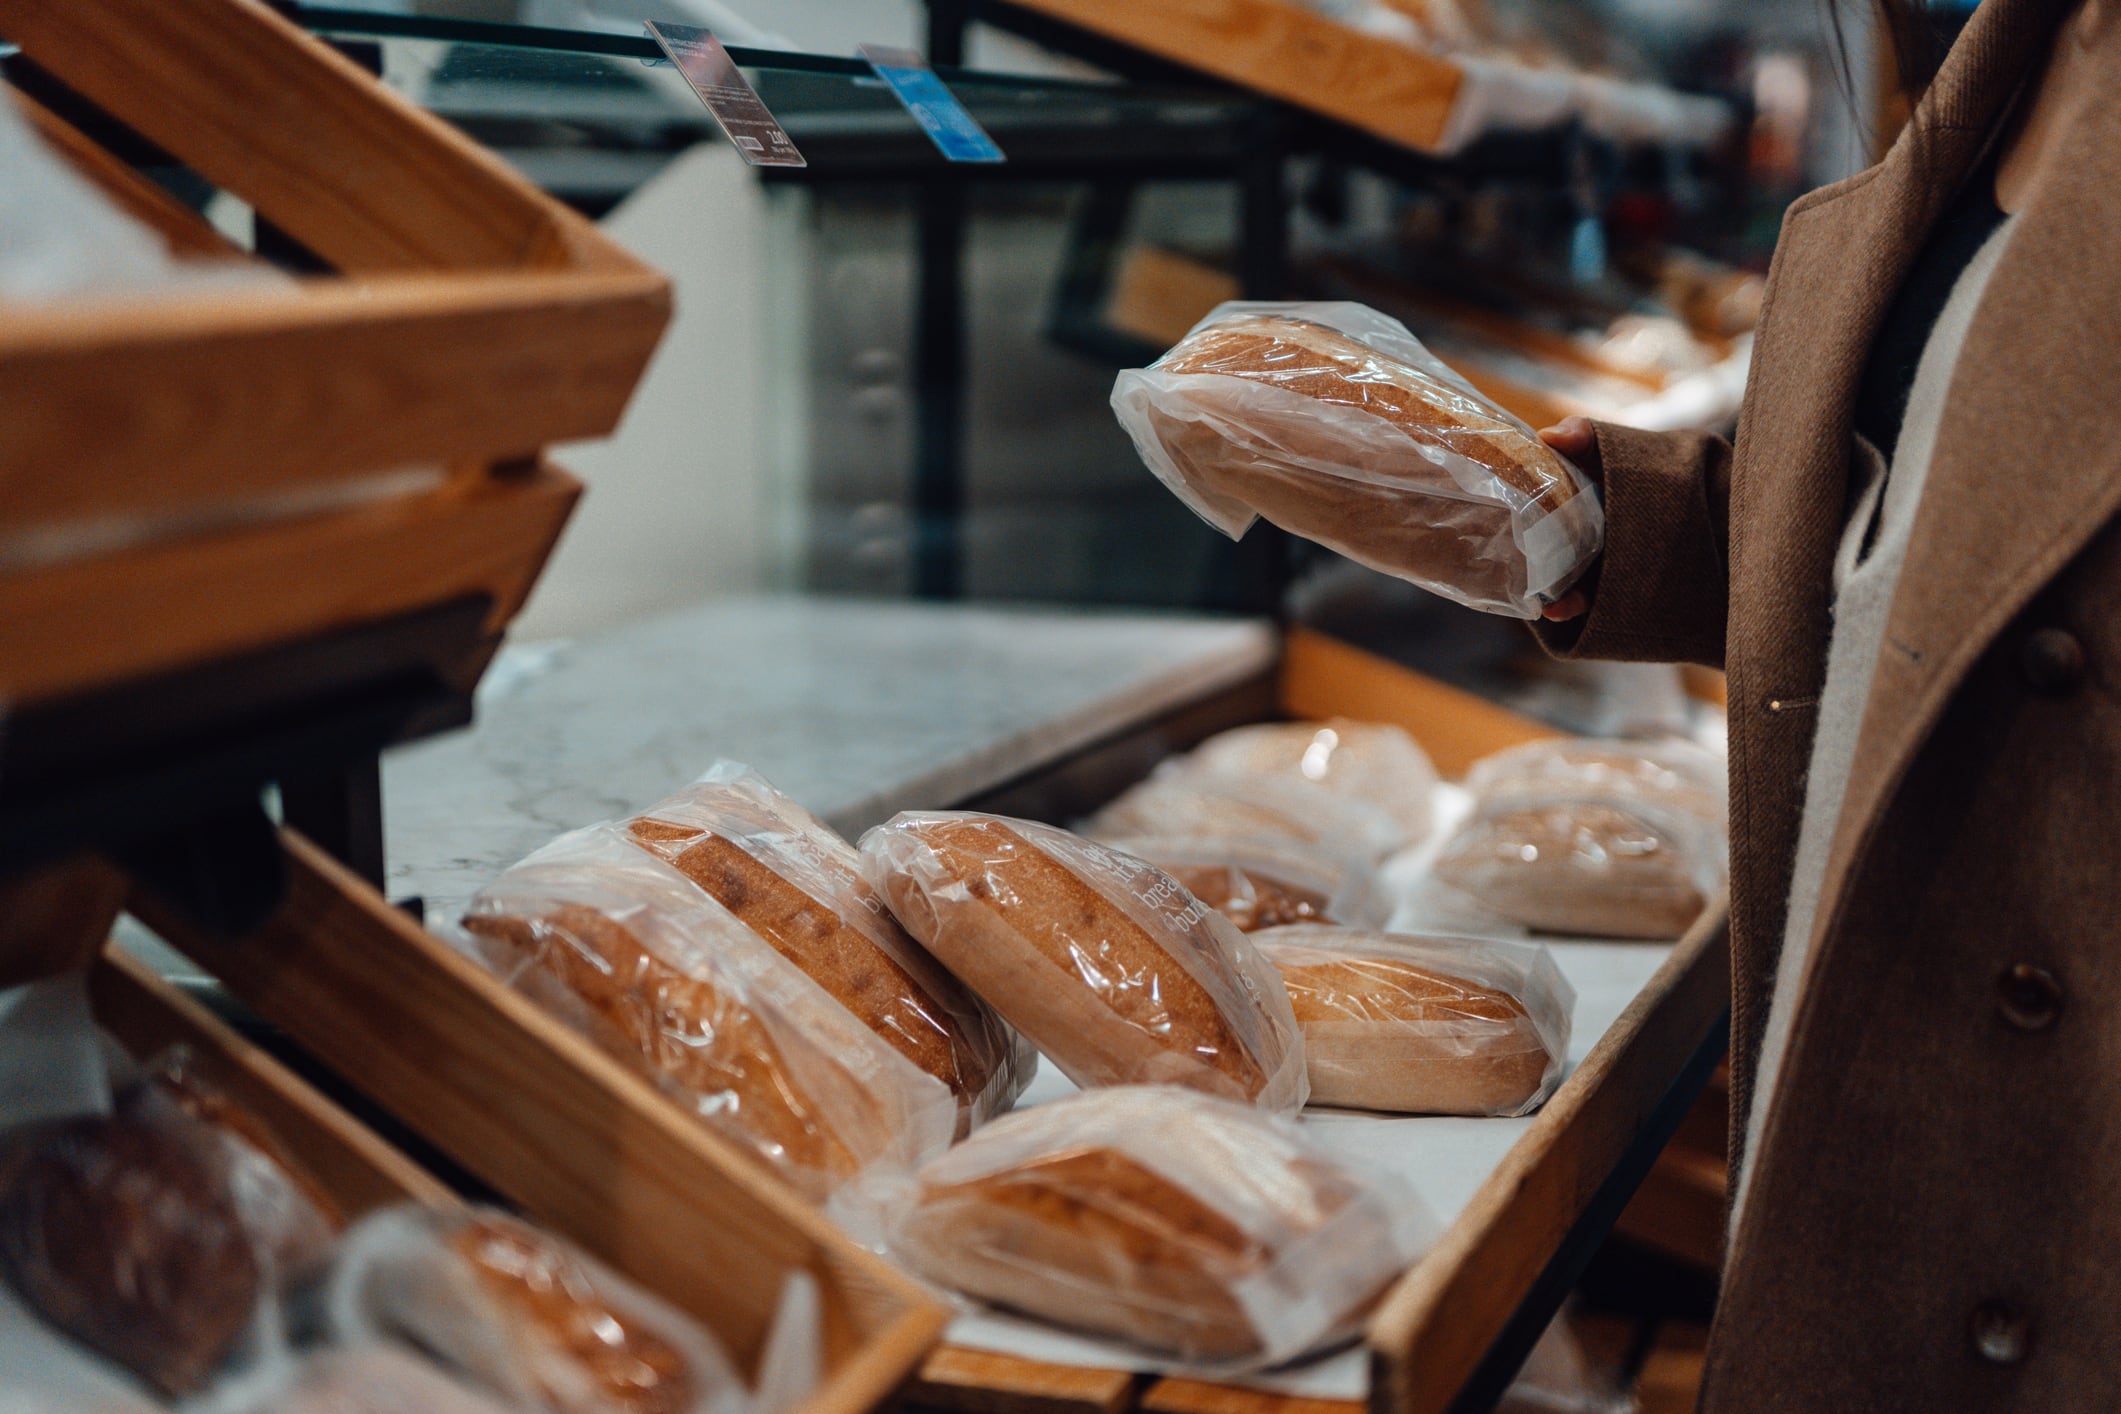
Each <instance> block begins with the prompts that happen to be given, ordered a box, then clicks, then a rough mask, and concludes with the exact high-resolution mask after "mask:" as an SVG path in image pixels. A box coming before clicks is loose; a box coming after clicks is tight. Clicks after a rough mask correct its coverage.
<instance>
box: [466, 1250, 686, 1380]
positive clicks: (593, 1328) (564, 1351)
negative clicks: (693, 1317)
mask: <svg viewBox="0 0 2121 1414" xmlns="http://www.w3.org/2000/svg"><path fill="white" fill-rule="evenodd" d="M449 1245H450V1247H451V1249H452V1250H454V1251H455V1252H456V1253H457V1255H458V1256H460V1257H462V1258H463V1259H464V1260H465V1262H466V1263H468V1264H469V1266H470V1267H471V1270H472V1271H473V1273H474V1274H475V1276H476V1278H477V1281H478V1284H479V1287H480V1288H481V1290H482V1291H483V1292H484V1293H485V1295H486V1296H487V1297H488V1299H489V1300H491V1301H492V1303H493V1305H494V1308H495V1309H496V1310H497V1311H499V1312H501V1313H502V1314H503V1319H504V1321H505V1322H506V1324H507V1325H508V1326H509V1327H510V1328H511V1329H512V1334H513V1335H514V1337H515V1339H514V1341H513V1342H512V1343H513V1345H514V1347H515V1360H514V1362H513V1363H514V1365H515V1373H516V1375H517V1376H518V1377H519V1378H520V1380H521V1381H522V1383H524V1384H525V1385H528V1386H529V1387H530V1388H531V1390H532V1392H534V1393H535V1394H536V1395H537V1396H538V1407H539V1408H541V1409H547V1410H553V1411H556V1414H691V1411H692V1410H693V1409H694V1407H695V1400H696V1397H697V1393H698V1391H697V1376H696V1375H695V1373H694V1371H693V1369H692V1367H691V1362H689V1361H688V1360H686V1358H685V1356H684V1354H683V1353H682V1352H681V1351H679V1350H678V1348H677V1347H676V1346H674V1345H673V1344H671V1343H670V1341H668V1340H666V1339H664V1338H663V1336H662V1335H661V1334H660V1333H658V1332H657V1331H656V1330H655V1329H654V1328H653V1324H652V1323H651V1322H649V1321H646V1320H643V1319H642V1318H641V1317H640V1315H639V1314H638V1313H636V1312H634V1311H631V1310H628V1309H627V1308H626V1306H625V1305H624V1303H623V1302H614V1301H612V1300H611V1298H610V1296H609V1294H608V1293H606V1292H605V1291H603V1290H601V1289H600V1287H601V1285H602V1284H601V1283H599V1282H597V1281H596V1280H595V1279H594V1278H593V1276H592V1275H591V1274H590V1273H589V1272H588V1271H587V1270H585V1269H584V1267H583V1266H582V1264H581V1262H579V1261H578V1260H576V1259H575V1257H574V1256H573V1255H572V1254H571V1253H569V1252H568V1251H567V1250H566V1249H565V1248H563V1247H561V1246H560V1245H559V1244H558V1243H556V1242H554V1241H553V1240H552V1239H551V1238H549V1237H546V1236H545V1235H544V1234H543V1233H540V1232H538V1231H537V1230H535V1229H534V1228H531V1227H529V1226H527V1225H525V1224H523V1223H521V1222H517V1221H515V1220H514V1219H511V1218H508V1217H504V1216H503V1215H501V1214H499V1213H492V1212H482V1213H478V1214H475V1215H474V1216H472V1217H471V1218H469V1219H468V1220H466V1221H465V1222H464V1224H463V1225H462V1226H460V1227H459V1228H458V1229H457V1230H456V1232H455V1233H454V1234H452V1235H451V1237H450V1239H449Z"/></svg>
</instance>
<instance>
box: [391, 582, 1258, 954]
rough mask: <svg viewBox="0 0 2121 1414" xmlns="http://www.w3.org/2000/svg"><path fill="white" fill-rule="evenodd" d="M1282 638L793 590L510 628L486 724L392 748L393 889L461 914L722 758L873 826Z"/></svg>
mask: <svg viewBox="0 0 2121 1414" xmlns="http://www.w3.org/2000/svg"><path fill="white" fill-rule="evenodd" d="M1277 652H1278V644H1277V640H1276V636H1275V634H1274V632H1273V630H1272V628H1271V626H1269V625H1267V624H1265V623H1262V622H1257V621H1247V620H1233V619H1207V618H1196V617H1177V616H1170V615H1152V614H1141V613H1124V614H1122V613H1095V612H1085V611H1075V610H1042V609H1029V608H1024V609H1018V608H992V607H985V606H964V605H938V604H926V603H906V602H901V601H884V600H833V599H813V598H799V597H792V596H790V597H748V596H747V597H741V598H731V599H720V600H715V601H712V602H710V603H707V604H704V605H701V606H699V607H696V608H692V609H687V610H684V611H682V612H679V613H676V614H671V615H667V616H664V617H661V618H656V619H651V620H647V621H644V622H642V623H638V624H634V625H630V626H628V627H626V628H623V629H618V630H614V631H612V632H610V633H605V634H599V635H596V636H594V637H585V638H582V639H577V640H571V641H567V642H562V643H555V644H541V645H532V646H527V647H521V648H509V649H507V650H504V651H503V653H502V654H501V656H500V658H499V659H498V660H497V661H496V662H495V664H494V667H493V670H492V671H491V672H489V673H488V675H487V678H486V681H485V682H484V683H482V684H481V686H480V689H479V697H478V720H477V723H476V724H475V725H474V726H473V727H472V728H471V729H470V730H468V731H464V732H459V733H456V734H453V735H450V736H445V737H440V738H437V739H435V740H432V741H427V742H420V743H417V744H415V745H412V746H408V747H404V748H401V749H399V750H396V751H393V752H391V753H389V754H387V755H386V756H385V757H384V761H383V823H384V832H385V841H386V857H387V860H388V868H389V880H388V892H389V894H390V896H391V897H393V898H402V897H404V896H406V895H410V894H418V895H420V896H421V897H423V898H425V899H426V900H427V904H428V909H429V916H430V917H434V918H441V917H451V916H454V915H455V913H456V912H457V911H458V910H459V909H461V907H462V906H463V904H464V903H466V902H467V901H468V900H469V899H470V897H471V895H472V894H473V893H475V892H476V891H477V890H478V888H479V887H480V886H481V885H482V884H484V883H485V882H486V880H488V879H490V878H491V877H492V876H493V875H494V874H496V873H497V872H499V871H500V870H501V869H503V868H505V867H506V866H507V865H509V864H511V863H513V862H514V861H515V860H517V859H520V858H521V857H522V856H524V855H525V854H528V853H529V852H530V851H531V850H533V849H535V848H537V847H538V846H539V845H541V844H543V843H544V842H545V841H546V840H548V839H550V838H552V837H553V836H554V835H557V834H560V833H562V832H564V831H566V830H571V829H574V828H576V827H578V826H581V825H587V824H590V823H592V822H594V821H597V820H606V819H611V818H614V817H618V816H622V815H625V814H628V813H630V812H632V811H634V810H637V809H639V808H641V807H642V806H645V805H647V804H649V803H650V802H652V801H654V800H656V799H657V798H659V797H661V796H663V795H665V794H668V793H669V792H670V791H672V790H674V789H676V788H677V787H679V786H681V785H683V784H685V783H686V782H687V781H689V780H691V779H692V778H693V777H695V776H697V775H698V774H699V773H700V772H701V771H703V770H705V769H706V768H707V767H708V766H709V765H711V764H713V762H714V761H715V760H716V759H717V758H721V757H729V758H733V759H735V760H739V761H743V762H746V763H747V764H749V765H751V766H752V767H754V768H756V769H757V770H759V771H760V772H762V773H763V774H764V775H765V776H766V777H767V779H769V780H771V781H773V782H774V783H775V784H776V785H778V786H779V787H780V788H781V789H782V790H784V791H786V792H788V793H789V794H790V795H792V796H794V797H795V798H796V799H798V800H800V801H802V802H803V804H805V805H807V806H809V807H810V808H811V809H812V810H814V811H816V812H817V813H818V814H820V815H822V816H824V817H825V818H826V819H827V820H829V821H830V822H831V823H832V824H833V825H834V826H835V827H837V828H838V829H840V830H841V831H842V832H844V833H846V834H848V835H850V836H851V835H854V834H857V833H859V832H860V831H861V830H863V829H866V828H868V827H869V826H870V825H873V824H876V823H878V822H879V821H881V820H883V819H886V818H888V817H889V816H890V815H891V814H892V812H894V811H897V810H904V809H934V808H939V807H943V806H948V805H952V804H955V803H956V802H958V801H961V800H964V799H966V798H968V797H970V796H973V795H976V794H978V793H979V792H981V791H983V790H986V789H989V788H990V787H993V786H996V785H1000V784H1002V783H1003V782H1005V781H1007V780H1009V779H1011V778H1012V777H1014V776H1016V775H1018V774H1020V773H1022V772H1024V771H1027V770H1030V769H1033V768H1035V767H1037V766H1039V765H1042V764H1044V763H1046V762H1048V761H1051V760H1054V759H1056V758H1057V757H1060V756H1063V755H1066V754H1068V753H1069V752H1071V751H1074V750H1076V749H1078V748H1080V747H1083V746H1087V745H1089V744H1091V743H1093V742H1095V741H1098V740H1100V739H1101V738H1103V737H1106V736H1108V735H1111V734H1112V733H1114V732H1116V731H1120V730H1123V729H1124V728H1126V727H1128V726H1130V725H1132V724H1134V723H1137V722H1140V721H1144V720H1146V719H1148V718H1151V717H1155V716H1158V715H1161V714H1163V713H1165V712H1168V711H1171V710H1173V709H1175V708H1178V707H1181V706H1184V705H1186V704H1188V703H1190V702H1193V701H1197V700H1199V699H1200V698H1203V697H1206V696H1209V695H1212V694H1213V693H1215V692H1218V691H1221V690H1222V689H1224V688H1227V687H1230V686H1232V685H1234V684H1236V683H1239V682H1242V681H1243V680H1244V679H1246V678H1248V677H1251V676H1253V675H1255V674H1257V673H1259V672H1261V671H1263V670H1265V669H1267V668H1268V667H1270V666H1271V665H1272V664H1273V662H1274V660H1275V657H1276V654H1277Z"/></svg>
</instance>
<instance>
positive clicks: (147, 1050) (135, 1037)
mask: <svg viewBox="0 0 2121 1414" xmlns="http://www.w3.org/2000/svg"><path fill="white" fill-rule="evenodd" d="M88 981H89V995H90V998H91V1000H92V1002H93V1004H94V1007H95V1012H96V1022H97V1024H98V1025H100V1026H102V1027H103V1028H104V1029H105V1030H106V1031H109V1032H110V1033H111V1035H112V1036H114V1037H116V1038H117V1040H118V1043H119V1044H120V1045H122V1046H124V1047H125V1049H126V1050H127V1051H129V1052H131V1053H132V1054H133V1055H134V1056H137V1057H139V1058H140V1059H142V1060H145V1059H148V1058H149V1057H151V1056H153V1055H155V1054H157V1053H158V1052H161V1051H164V1050H167V1049H168V1048H169V1047H171V1046H183V1047H185V1048H186V1049H187V1050H189V1051H190V1052H191V1053H192V1054H193V1056H194V1057H195V1058H196V1059H197V1061H198V1063H199V1068H200V1072H201V1074H202V1075H203V1076H204V1078H205V1079H206V1080H207V1082H208V1083H210V1084H212V1085H213V1086H214V1087H215V1088H216V1089H218V1090H220V1091H221V1092H222V1093H224V1094H226V1095H227V1096H228V1097H229V1098H230V1099H232V1100H234V1101H236V1102H237V1103H238V1104H240V1105H242V1106H243V1107H244V1108H245V1109H247V1110H249V1111H250V1112H251V1113H252V1114H254V1115H256V1116H257V1117H258V1119H259V1120H260V1121H262V1122H263V1123H264V1125H265V1127H266V1128H267V1129H268V1130H270V1131H271V1133H272V1134H273V1136H274V1137H275V1138H277V1139H278V1140H279V1141H280V1142H281V1143H283V1144H284V1145H286V1147H287V1151H288V1152H289V1153H291V1154H293V1155H295V1156H296V1157H297V1158H299V1159H300V1160H301V1161H302V1164H303V1166H304V1167H305V1168H307V1169H308V1170H309V1172H310V1173H311V1174H312V1175H314V1176H315V1177H316V1179H317V1181H318V1182H319V1183H321V1184H323V1185H324V1188H325V1191H326V1192H328V1193H330V1194H331V1195H332V1197H333V1198H335V1199H336V1200H338V1203H339V1206H340V1207H341V1208H342V1209H343V1210H344V1211H345V1212H346V1214H347V1215H348V1216H349V1217H355V1216H358V1215H360V1214H362V1213H365V1212H368V1211H370V1210H371V1209H374V1208H381V1207H387V1206H389V1205H390V1204H392V1203H403V1202H415V1203H425V1204H428V1205H431V1206H432V1205H442V1204H449V1203H454V1202H455V1201H456V1198H455V1196H454V1195H453V1194H451V1192H450V1191H449V1189H448V1188H447V1187H446V1186H445V1185H443V1184H442V1183H441V1182H440V1181H438V1180H437V1179H435V1178H434V1177H433V1176H432V1175H430V1174H429V1173H428V1172H427V1171H426V1170H425V1169H422V1168H421V1167H420V1166H419V1165H418V1164H415V1163H414V1162H413V1161H412V1160H410V1159H408V1158H406V1157H405V1156H404V1155H403V1154H400V1153H399V1152H398V1151H397V1150H396V1149H393V1148H392V1147H391V1146H390V1145H388V1144H386V1143H384V1142H383V1141H382V1140H381V1139H379V1138H377V1137H376V1135H375V1134H373V1133H372V1132H370V1131H369V1130H368V1129H366V1128H364V1127H363V1126H362V1125H361V1124H360V1123H359V1122H358V1121H357V1120H355V1119H354V1117H353V1116H352V1115H349V1114H348V1113H346V1111H344V1110H342V1109H340V1108H339V1107H338V1106H337V1105H335V1104H333V1103H332V1102H331V1101H330V1100H327V1099H325V1098H324V1096H322V1095H321V1094H319V1093H318V1092H317V1091H316V1090H315V1089H314V1088H313V1087H311V1086H310V1085H309V1084H307V1083H306V1082H304V1081H303V1080H301V1079H300V1078H299V1077H297V1076H296V1075H295V1074H294V1072H293V1071H290V1070H289V1069H288V1068H287V1067H286V1066H284V1065H282V1064H280V1062H279V1061H277V1060H275V1059H274V1058H273V1057H272V1056H270V1055H268V1054H266V1052H265V1051H264V1050H263V1049H262V1048H260V1047H258V1046H256V1045H253V1044H252V1043H251V1042H249V1041H246V1040H244V1039H243V1038H242V1037H241V1036H239V1035H237V1034H236V1033H235V1032H234V1031H232V1030H230V1029H229V1028H228V1026H227V1025H225V1024H224V1023H223V1022H221V1021H220V1020H219V1019H217V1018H216V1017H215V1016H213V1014H212V1013H210V1012H208V1011H207V1010H206V1009H205V1008H204V1007H201V1006H200V1005H199V1004H198V1003H196V1002H194V1001H192V1000H191V999H190V998H189V997H186V996H185V995H184V994H183V993H182V992H179V991H178V990H177V989H176V988H174V987H172V986H170V985H169V984H168V983H167V982H164V981H163V980H162V979H161V978H159V977H157V976H156V975H155V974H154V971H153V970H152V969H151V968H149V967H147V966H146V965H145V964H144V963H142V962H140V961H139V960H137V959H135V958H132V957H129V956H127V955H126V954H125V953H123V952H120V951H118V950H117V949H115V948H113V949H111V950H110V951H108V952H106V953H105V954H104V956H103V957H102V959H101V960H99V961H98V962H97V964H96V966H95V968H94V970H93V971H91V972H90V973H89V979H88Z"/></svg>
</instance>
